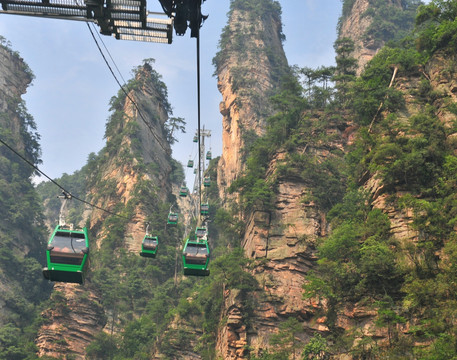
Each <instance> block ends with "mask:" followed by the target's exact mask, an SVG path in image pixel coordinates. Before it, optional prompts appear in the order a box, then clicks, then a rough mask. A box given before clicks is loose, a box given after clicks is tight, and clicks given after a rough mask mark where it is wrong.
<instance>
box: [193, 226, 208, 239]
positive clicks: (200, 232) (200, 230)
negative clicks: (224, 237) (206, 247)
mask: <svg viewBox="0 0 457 360" xmlns="http://www.w3.org/2000/svg"><path fill="white" fill-rule="evenodd" d="M195 237H196V238H197V239H203V238H204V239H205V240H207V239H208V229H206V227H197V228H196V229H195Z"/></svg>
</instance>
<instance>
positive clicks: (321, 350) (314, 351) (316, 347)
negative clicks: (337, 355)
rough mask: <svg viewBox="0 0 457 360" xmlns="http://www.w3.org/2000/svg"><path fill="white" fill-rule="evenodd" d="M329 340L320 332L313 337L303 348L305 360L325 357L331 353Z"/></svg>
mask: <svg viewBox="0 0 457 360" xmlns="http://www.w3.org/2000/svg"><path fill="white" fill-rule="evenodd" d="M328 350H329V349H328V344H327V340H326V339H325V338H324V337H322V336H321V335H320V334H316V335H315V336H314V337H312V338H311V339H310V340H309V342H308V343H307V344H306V345H305V347H304V349H303V360H308V359H316V360H318V359H325V358H326V357H328V356H329V355H330V354H329V352H328Z"/></svg>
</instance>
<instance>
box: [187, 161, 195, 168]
mask: <svg viewBox="0 0 457 360" xmlns="http://www.w3.org/2000/svg"><path fill="white" fill-rule="evenodd" d="M187 167H190V168H193V167H194V160H189V161H188V162H187Z"/></svg>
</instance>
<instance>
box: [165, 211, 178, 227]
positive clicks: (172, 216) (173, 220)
mask: <svg viewBox="0 0 457 360" xmlns="http://www.w3.org/2000/svg"><path fill="white" fill-rule="evenodd" d="M177 223H178V214H177V213H169V214H168V221H167V224H168V225H176V224H177Z"/></svg>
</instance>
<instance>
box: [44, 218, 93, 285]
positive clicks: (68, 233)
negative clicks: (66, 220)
mask: <svg viewBox="0 0 457 360" xmlns="http://www.w3.org/2000/svg"><path fill="white" fill-rule="evenodd" d="M46 260H47V265H48V266H47V267H45V268H44V269H43V276H44V277H45V279H48V280H51V281H60V282H68V283H78V284H83V283H84V279H85V276H86V272H87V268H88V266H89V237H88V235H87V229H86V228H83V229H81V230H73V229H71V228H70V227H69V226H65V225H57V226H56V228H55V229H54V232H53V233H52V235H51V238H50V239H49V242H48V246H47V249H46Z"/></svg>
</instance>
